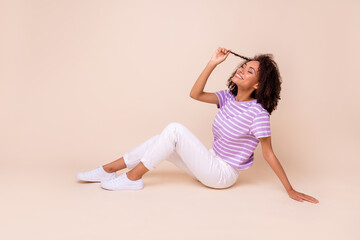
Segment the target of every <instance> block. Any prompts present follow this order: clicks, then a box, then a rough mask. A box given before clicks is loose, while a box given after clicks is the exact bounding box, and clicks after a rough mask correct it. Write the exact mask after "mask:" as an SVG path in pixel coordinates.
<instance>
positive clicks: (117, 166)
mask: <svg viewBox="0 0 360 240" xmlns="http://www.w3.org/2000/svg"><path fill="white" fill-rule="evenodd" d="M102 167H103V168H104V170H105V171H106V172H108V173H112V172H116V171H119V170H121V169H124V168H126V164H125V161H124V157H121V158H119V159H117V160H115V161H113V162H111V163H108V164H105V165H103V166H102Z"/></svg>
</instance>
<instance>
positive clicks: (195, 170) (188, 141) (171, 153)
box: [123, 122, 240, 188]
mask: <svg viewBox="0 0 360 240" xmlns="http://www.w3.org/2000/svg"><path fill="white" fill-rule="evenodd" d="M123 158H124V161H125V164H126V166H127V168H128V169H132V168H134V167H135V166H136V165H137V164H139V162H140V161H141V162H142V163H143V164H144V166H145V167H146V168H147V169H149V170H150V171H151V170H154V169H155V168H156V166H157V165H158V164H160V162H161V161H163V160H168V161H170V162H172V163H173V164H175V165H176V166H177V167H179V168H180V169H182V170H183V171H185V172H186V173H188V174H189V175H190V176H192V177H194V178H196V179H198V180H199V181H200V182H201V183H203V184H204V185H206V186H208V187H212V188H227V187H230V186H232V185H233V184H234V183H235V182H236V180H237V178H238V176H239V173H240V170H239V169H236V168H234V167H232V166H230V165H229V164H227V163H226V162H225V161H224V160H222V159H221V158H220V157H219V156H218V155H216V153H215V152H214V150H213V149H212V148H210V149H207V148H206V147H205V146H204V145H203V144H202V142H201V141H200V140H199V139H198V138H197V137H196V136H195V135H194V134H193V133H192V132H191V131H190V130H189V129H188V128H186V127H185V126H184V125H182V124H180V123H177V122H172V123H170V124H168V125H167V126H166V127H165V128H164V130H163V131H162V132H161V134H160V135H156V136H153V137H151V138H150V139H148V140H147V141H145V142H144V143H142V144H140V145H139V146H137V147H135V148H134V149H132V150H131V151H129V152H128V153H126V154H124V156H123Z"/></svg>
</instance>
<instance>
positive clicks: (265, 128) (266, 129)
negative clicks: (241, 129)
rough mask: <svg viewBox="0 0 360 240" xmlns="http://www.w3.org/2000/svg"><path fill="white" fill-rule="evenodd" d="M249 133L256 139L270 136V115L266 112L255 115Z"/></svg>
mask: <svg viewBox="0 0 360 240" xmlns="http://www.w3.org/2000/svg"><path fill="white" fill-rule="evenodd" d="M250 132H251V133H252V134H253V135H254V136H255V137H256V138H257V139H259V138H263V137H269V136H271V131H270V115H269V113H268V112H267V111H266V110H264V111H261V112H259V113H257V114H256V116H255V117H254V120H253V122H252V124H251V126H250Z"/></svg>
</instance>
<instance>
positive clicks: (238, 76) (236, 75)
mask: <svg viewBox="0 0 360 240" xmlns="http://www.w3.org/2000/svg"><path fill="white" fill-rule="evenodd" d="M235 77H237V78H240V79H241V80H244V79H243V78H242V77H241V76H240V75H239V74H235Z"/></svg>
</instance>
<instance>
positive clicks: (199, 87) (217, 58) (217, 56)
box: [190, 47, 231, 104]
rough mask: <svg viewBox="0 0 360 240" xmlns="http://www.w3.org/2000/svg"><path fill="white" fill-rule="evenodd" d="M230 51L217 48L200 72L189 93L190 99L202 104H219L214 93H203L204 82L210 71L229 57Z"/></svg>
mask: <svg viewBox="0 0 360 240" xmlns="http://www.w3.org/2000/svg"><path fill="white" fill-rule="evenodd" d="M230 51H231V50H227V49H225V48H221V47H219V48H218V49H217V50H216V52H215V53H214V55H213V56H212V57H211V59H210V61H209V62H208V64H207V65H206V67H205V69H204V70H203V71H202V73H201V74H200V76H199V77H198V79H197V80H196V82H195V84H194V86H193V88H192V89H191V92H190V97H191V98H193V99H196V100H199V101H202V102H207V103H215V104H219V99H218V97H217V96H216V94H215V93H208V92H204V88H205V85H206V82H207V80H208V78H209V76H210V74H211V73H212V71H213V70H214V69H215V67H216V66H217V65H218V64H220V63H221V62H223V61H224V60H225V59H226V57H227V56H228V55H229V53H230Z"/></svg>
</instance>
